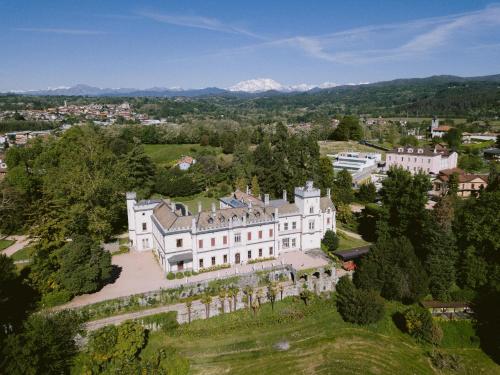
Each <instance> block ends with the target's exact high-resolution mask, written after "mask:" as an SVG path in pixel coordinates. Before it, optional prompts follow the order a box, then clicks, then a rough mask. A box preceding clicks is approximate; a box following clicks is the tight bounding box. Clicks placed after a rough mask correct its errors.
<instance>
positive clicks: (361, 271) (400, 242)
mask: <svg viewBox="0 0 500 375" xmlns="http://www.w3.org/2000/svg"><path fill="white" fill-rule="evenodd" d="M354 282H355V284H356V286H358V287H359V288H361V289H365V290H370V289H373V290H376V291H378V292H380V294H381V296H382V297H384V298H387V299H392V300H398V301H403V302H414V301H418V300H419V298H421V297H423V296H424V295H425V294H426V293H427V285H428V281H427V275H426V273H425V271H424V269H423V267H422V265H421V263H420V261H419V259H418V258H417V257H416V255H415V252H414V250H413V246H412V245H411V243H410V241H409V240H408V239H407V238H406V237H396V238H394V237H391V236H390V235H389V234H388V233H387V232H385V233H384V234H380V235H379V238H378V240H377V243H376V244H375V245H374V246H372V247H371V249H370V252H369V253H368V255H367V256H365V257H364V258H363V259H362V260H361V263H360V266H359V268H358V269H357V271H356V272H355V274H354Z"/></svg>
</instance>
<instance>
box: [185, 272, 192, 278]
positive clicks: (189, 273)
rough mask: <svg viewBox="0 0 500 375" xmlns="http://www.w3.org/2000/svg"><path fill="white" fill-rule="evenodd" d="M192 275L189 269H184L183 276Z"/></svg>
mask: <svg viewBox="0 0 500 375" xmlns="http://www.w3.org/2000/svg"><path fill="white" fill-rule="evenodd" d="M191 275H192V272H191V271H184V276H186V277H189V276H191Z"/></svg>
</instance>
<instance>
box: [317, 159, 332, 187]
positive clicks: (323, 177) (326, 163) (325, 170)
mask: <svg viewBox="0 0 500 375" xmlns="http://www.w3.org/2000/svg"><path fill="white" fill-rule="evenodd" d="M334 181H335V173H334V172H333V165H332V161H331V160H330V158H328V157H325V156H324V157H321V158H320V159H319V172H318V180H317V184H318V186H319V187H320V188H321V190H323V192H325V191H326V189H332V188H333V186H334Z"/></svg>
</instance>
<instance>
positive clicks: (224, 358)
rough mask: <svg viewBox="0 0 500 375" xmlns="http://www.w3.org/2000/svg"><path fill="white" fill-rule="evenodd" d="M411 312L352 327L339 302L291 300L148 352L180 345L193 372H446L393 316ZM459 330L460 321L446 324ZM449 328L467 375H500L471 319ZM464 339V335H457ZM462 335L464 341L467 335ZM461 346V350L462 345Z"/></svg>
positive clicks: (391, 306) (153, 337)
mask: <svg viewBox="0 0 500 375" xmlns="http://www.w3.org/2000/svg"><path fill="white" fill-rule="evenodd" d="M404 309H405V307H404V306H402V305H401V304H397V303H387V305H386V313H385V316H384V318H383V319H382V320H381V321H379V322H378V323H375V324H370V325H367V326H358V325H355V324H350V323H345V322H344V321H343V320H342V319H341V317H340V315H339V314H338V313H337V310H336V307H335V302H334V300H333V299H324V300H323V299H321V300H320V299H317V300H315V301H313V302H312V303H310V304H309V306H305V305H304V304H303V303H302V301H300V300H299V299H294V298H287V299H285V300H284V301H280V302H278V303H277V304H276V306H275V310H274V312H273V311H272V310H271V305H270V304H264V305H262V307H261V309H260V310H259V311H258V312H257V315H256V316H254V315H253V313H252V312H251V311H250V310H240V311H238V312H236V313H231V314H223V315H219V316H216V317H213V318H210V319H208V320H196V321H193V322H192V323H191V324H189V325H182V326H180V327H179V328H177V329H176V330H175V331H168V332H162V331H158V332H154V333H151V334H150V336H149V342H148V344H147V346H146V348H145V349H144V354H145V355H147V354H151V353H154V352H157V351H158V350H159V349H160V348H161V347H163V346H166V345H168V346H173V347H174V348H176V349H177V350H178V351H179V353H180V354H181V355H183V356H185V357H186V358H188V359H189V361H190V365H191V371H190V373H193V374H205V375H211V374H214V375H216V374H217V375H218V374H252V375H253V374H286V375H289V374H441V373H445V374H446V373H449V372H441V371H439V370H437V369H435V368H433V366H432V364H431V361H430V359H429V356H428V353H429V352H430V351H432V350H433V349H432V347H431V346H429V345H423V344H418V343H417V342H416V341H415V340H414V339H412V338H411V337H410V336H408V335H407V334H405V333H403V332H401V331H400V330H399V329H398V328H397V326H396V325H395V323H394V322H393V318H392V317H393V315H394V314H395V313H396V312H397V311H402V310H404ZM446 324H449V325H453V324H454V323H446ZM460 324H462V326H457V327H451V326H447V327H446V328H445V329H443V331H444V335H445V337H444V339H443V344H442V347H441V349H442V350H443V351H444V352H446V353H452V354H456V355H458V356H459V360H460V366H461V367H462V369H463V371H461V372H460V373H463V374H477V375H479V374H500V367H498V366H497V365H496V364H495V363H494V362H493V361H492V360H491V359H490V358H489V357H487V356H486V355H485V354H484V353H483V352H482V351H481V350H480V349H479V347H478V344H477V340H473V339H471V337H467V340H465V341H462V338H463V337H461V336H462V335H463V334H465V335H470V334H471V333H473V331H472V330H471V329H470V324H471V323H470V322H465V323H462V322H460ZM455 336H457V337H455ZM459 336H460V337H459ZM457 343H458V345H457Z"/></svg>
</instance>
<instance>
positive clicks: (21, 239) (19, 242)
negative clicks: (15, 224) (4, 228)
mask: <svg viewBox="0 0 500 375" xmlns="http://www.w3.org/2000/svg"><path fill="white" fill-rule="evenodd" d="M6 239H7V240H15V241H16V242H15V243H14V244H13V245H11V246H9V247H8V248H6V249H5V250H3V251H2V254H5V255H7V256H8V257H10V256H11V255H12V254H14V253H15V252H17V251H19V250H21V249H23V248H25V247H26V246H28V245H29V239H28V237H27V236H8V237H7V238H6Z"/></svg>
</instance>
